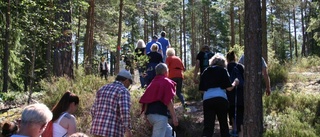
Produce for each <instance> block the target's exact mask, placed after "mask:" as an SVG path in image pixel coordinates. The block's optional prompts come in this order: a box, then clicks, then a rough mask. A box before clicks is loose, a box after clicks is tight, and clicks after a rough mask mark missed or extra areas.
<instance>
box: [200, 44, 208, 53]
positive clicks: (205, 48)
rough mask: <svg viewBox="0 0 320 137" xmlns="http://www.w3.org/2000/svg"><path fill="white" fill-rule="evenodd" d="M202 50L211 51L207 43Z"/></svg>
mask: <svg viewBox="0 0 320 137" xmlns="http://www.w3.org/2000/svg"><path fill="white" fill-rule="evenodd" d="M201 51H202V52H206V51H210V47H209V46H207V45H205V46H203V47H202V48H201Z"/></svg>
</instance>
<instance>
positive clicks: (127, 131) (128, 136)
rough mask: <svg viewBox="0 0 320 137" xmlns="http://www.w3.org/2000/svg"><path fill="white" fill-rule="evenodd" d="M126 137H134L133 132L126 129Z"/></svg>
mask: <svg viewBox="0 0 320 137" xmlns="http://www.w3.org/2000/svg"><path fill="white" fill-rule="evenodd" d="M124 136H125V137H132V132H131V130H130V129H128V128H127V129H126V132H125V133H124Z"/></svg>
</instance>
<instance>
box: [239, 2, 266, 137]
mask: <svg viewBox="0 0 320 137" xmlns="http://www.w3.org/2000/svg"><path fill="white" fill-rule="evenodd" d="M261 28H262V26H261V6H260V0H245V29H244V34H245V41H244V42H245V43H244V44H245V62H244V63H245V64H244V65H245V68H246V69H245V79H246V83H245V89H244V90H245V91H246V92H245V94H244V99H245V100H246V102H245V104H244V107H245V108H246V109H245V112H244V131H243V135H244V136H245V137H262V134H263V111H262V110H263V106H262V90H261V89H262V86H261V82H260V81H261V71H262V70H261V69H262V68H261V57H262V56H261V50H262V49H261V45H262V40H261V37H262V36H261V35H262V32H261Z"/></svg>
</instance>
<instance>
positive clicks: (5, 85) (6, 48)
mask: <svg viewBox="0 0 320 137" xmlns="http://www.w3.org/2000/svg"><path fill="white" fill-rule="evenodd" d="M10 3H11V2H10V0H7V12H6V31H5V32H6V34H5V35H6V39H5V44H4V48H3V54H4V57H3V87H2V92H8V79H9V55H10V53H9V41H10V18H11V16H10V12H11V11H10Z"/></svg>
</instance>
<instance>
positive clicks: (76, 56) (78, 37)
mask: <svg viewBox="0 0 320 137" xmlns="http://www.w3.org/2000/svg"><path fill="white" fill-rule="evenodd" d="M80 27H81V6H79V18H78V32H77V43H76V51H75V62H76V69H78V67H79V66H78V65H79V43H80Z"/></svg>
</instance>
